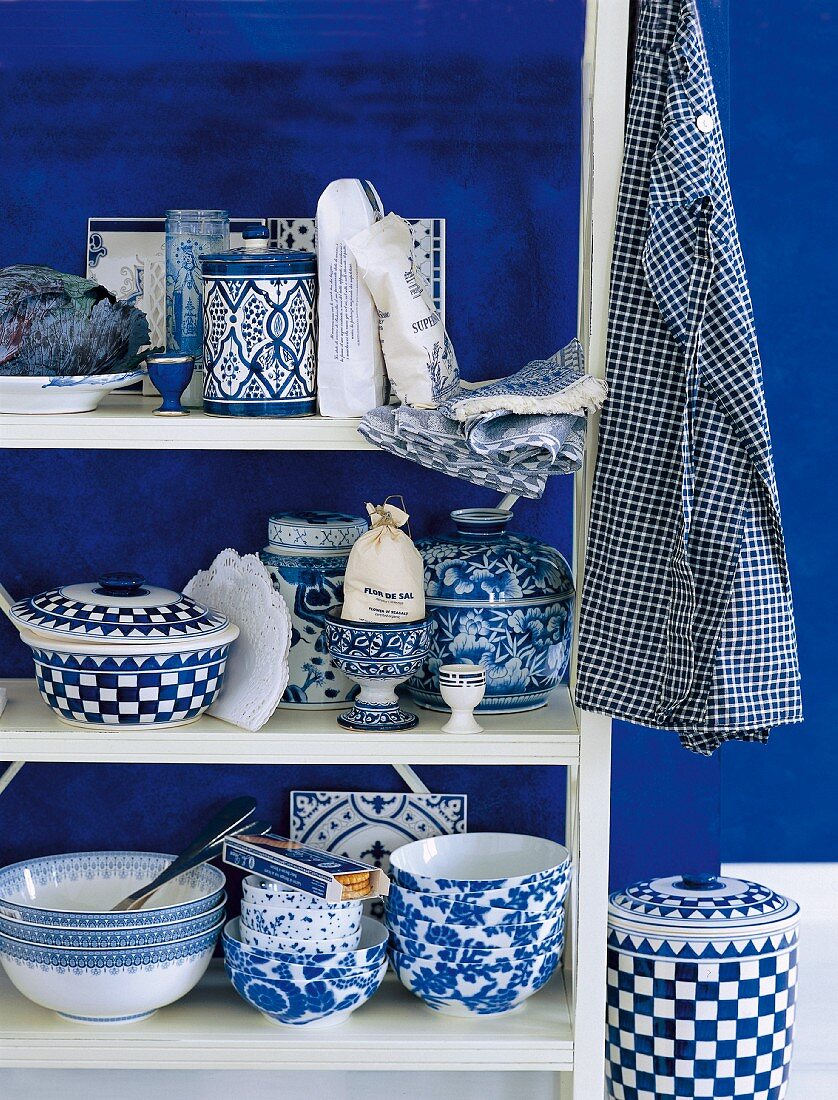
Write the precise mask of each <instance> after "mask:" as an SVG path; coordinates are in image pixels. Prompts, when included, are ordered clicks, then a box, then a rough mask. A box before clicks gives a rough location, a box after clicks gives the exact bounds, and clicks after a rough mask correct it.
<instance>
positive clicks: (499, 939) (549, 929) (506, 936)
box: [384, 905, 565, 954]
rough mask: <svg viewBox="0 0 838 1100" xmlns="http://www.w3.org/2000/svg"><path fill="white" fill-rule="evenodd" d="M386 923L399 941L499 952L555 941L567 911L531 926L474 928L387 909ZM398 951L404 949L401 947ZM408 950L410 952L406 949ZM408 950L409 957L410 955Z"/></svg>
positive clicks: (515, 925)
mask: <svg viewBox="0 0 838 1100" xmlns="http://www.w3.org/2000/svg"><path fill="white" fill-rule="evenodd" d="M384 920H385V923H386V925H387V927H388V928H389V929H390V931H391V932H392V933H395V934H396V936H398V937H399V938H400V939H403V940H405V942H408V941H414V940H418V941H420V942H422V943H426V944H429V945H436V946H439V947H453V948H457V949H459V950H463V949H469V948H477V949H483V950H486V949H488V950H493V951H494V950H497V949H498V948H504V947H532V948H538V947H540V946H542V945H543V944H545V943H547V942H548V941H549V940H551V939H553V938H554V937H555V936H556V935H557V934H558V933H559V932H560V931H561V930H562V929H563V928H564V920H565V916H564V909H559V910H558V911H557V912H556V913H554V914H552V915H551V916H549V917H545V918H543V919H538V920H534V921H531V922H530V923H529V924H513V925H509V924H507V925H487V926H483V927H477V928H475V927H474V926H473V925H466V924H461V923H459V922H456V921H451V920H446V921H445V922H444V923H442V922H439V921H428V920H422V919H421V918H419V917H416V916H413V915H409V914H407V913H405V912H403V911H397V910H394V909H392V908H391V907H390V906H389V905H388V906H385V910H384ZM399 950H402V948H400V949H399ZM404 950H407V949H404ZM411 953H412V952H410V951H409V950H408V954H411Z"/></svg>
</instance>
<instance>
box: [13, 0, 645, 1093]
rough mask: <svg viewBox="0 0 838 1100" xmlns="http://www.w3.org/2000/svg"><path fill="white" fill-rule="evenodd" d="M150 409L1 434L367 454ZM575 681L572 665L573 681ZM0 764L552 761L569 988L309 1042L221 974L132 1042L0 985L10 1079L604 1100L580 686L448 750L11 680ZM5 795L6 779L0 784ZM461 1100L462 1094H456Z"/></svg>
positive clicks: (577, 546) (389, 1018)
mask: <svg viewBox="0 0 838 1100" xmlns="http://www.w3.org/2000/svg"><path fill="white" fill-rule="evenodd" d="M628 8H629V4H628V0H589V2H588V11H587V23H586V40H585V52H584V58H583V103H582V117H583V127H582V138H583V148H582V165H583V171H582V180H581V218H580V225H581V230H580V277H579V334H580V339H581V340H582V341H583V344H584V346H585V351H586V361H587V367H588V370H589V371H591V373H594V374H597V375H600V376H602V375H603V374H604V363H605V332H606V323H607V301H608V281H609V268H610V255H611V245H612V240H613V225H614V214H615V208H616V197H617V188H618V183H619V172H620V164H621V159H622V144H623V125H624V111H625V102H624V98H625V97H624V92H625V69H626V52H627V42H628ZM151 405H152V401H151V400H150V399H142V398H131V397H125V396H122V397H119V396H114V397H111V398H109V399H108V400H107V401H105V402H104V403H103V405H102V406H101V408H100V409H99V410H97V412H95V413H92V414H87V415H76V416H49V417H48V416H28V417H23V416H22V417H4V418H2V419H0V446H4V447H20V448H54V447H63V448H94V449H116V448H119V449H140V450H141V449H159V448H161V447H165V448H168V449H181V450H196V449H203V450H223V451H228V450H289V449H298V450H335V451H341V450H370V448H369V447H368V445H367V444H366V443H365V442H364V441H363V440H362V439H361V437H360V436H359V435H358V433H357V423H356V422H355V421H351V420H325V419H322V418H319V417H312V418H307V419H301V420H297V421H284V422H272V421H260V420H253V421H250V420H224V419H214V418H211V417H206V416H203V415H202V414H200V413H193V415H192V416H190V417H189V418H183V419H179V420H168V419H162V418H158V417H153V416H151V415H150V407H151ZM595 452H596V424H595V423H594V424H592V425H591V429H590V432H589V439H588V448H587V454H586V459H585V465H584V467H583V469H582V470H581V471H580V472H579V474H577V476H576V478H575V502H574V530H575V537H574V572H575V576H576V581H577V589H581V579H582V567H583V562H584V538H585V531H586V528H587V517H588V510H589V501H590V484H591V477H592V473H593V463H594V459H595ZM574 666H575V653H574V659H573V660H572V669H571V682H572V681H573V669H574ZM3 686H5V687H6V688H7V689H8V693H9V704H8V707H7V709H6V712H5V714H4V715H3V717H2V719H0V760H14V761H79V762H82V761H84V762H97V761H98V762H115V761H124V762H133V763H148V762H171V763H195V762H203V763H220V764H223V763H248V764H266V763H269V764H275V763H292V762H293V763H327V762H328V763H360V764H367V763H381V762H382V761H387V762H391V763H394V764H397V765H405V764H408V765H409V764H431V763H438V764H474V765H487V764H494V765H515V764H539V765H550V766H561V767H565V768H567V769H568V772H567V775H568V782H567V795H566V797H567V830H568V835H567V844H568V846H569V848H570V849H571V852H572V855H573V859H574V864H575V873H574V881H573V886H572V889H571V894H570V900H569V919H568V925H567V927H568V942H567V948H566V952H565V962H564V973H563V974H561V975H557V976H556V977H554V979H553V980H552V981H551V982H550V983H549V984H548V986H547V987H546V988H545V989H544V990H542V991H541V992H540V993H538V994H537V995H536V996H535V997H533V998H531V999H530V1000H529V1001H528V1002H527V1003H526V1004H525V1005H524V1006H523V1008H522V1009H521V1010H520V1011H519V1012H517V1013H514V1014H511V1015H510V1016H508V1017H500V1018H498V1019H496V1020H491V1019H484V1020H479V1021H474V1020H456V1019H452V1018H450V1017H442V1016H438V1015H436V1014H434V1013H432V1012H431V1011H430V1010H428V1009H426V1008H425V1007H424V1006H422V1005H421V1004H420V1003H419V1002H418V1001H417V1000H416V999H415V998H413V997H412V996H411V995H410V994H408V993H407V992H406V991H405V990H403V989H402V988H401V986H400V985H399V984H398V982H397V981H396V980H395V979H393V978H392V977H390V978H389V979H388V980H387V982H386V983H385V985H384V986H383V987H382V989H381V990H380V991H379V993H378V994H377V995H376V996H375V997H374V998H373V1000H372V1001H371V1002H370V1003H369V1004H368V1005H366V1006H365V1007H364V1008H363V1009H362V1010H361V1011H359V1012H358V1013H356V1014H355V1015H354V1016H353V1017H352V1018H351V1019H350V1020H349V1021H348V1022H347V1023H346V1024H345V1025H343V1026H341V1027H339V1028H336V1029H335V1030H334V1031H328V1030H327V1031H323V1032H320V1031H315V1032H311V1033H305V1032H303V1033H301V1034H299V1035H298V1034H295V1033H294V1032H284V1031H282V1030H280V1029H277V1028H275V1027H273V1026H271V1025H270V1024H268V1023H266V1022H265V1021H264V1020H263V1018H262V1017H261V1016H259V1014H258V1013H256V1012H254V1011H252V1010H250V1009H249V1008H248V1007H247V1006H246V1005H245V1004H243V1003H242V1002H241V1001H240V1000H239V999H238V997H237V996H236V994H235V992H234V991H233V989H232V988H231V987H230V986H229V983H228V982H227V981H226V979H225V977H224V974H223V971H221V970H219V969H218V968H214V969H213V970H211V971H210V973H209V974H208V976H207V978H206V979H205V980H204V981H203V982H202V983H201V984H200V985H199V987H198V988H197V989H196V990H194V991H193V992H192V993H191V994H190V995H189V996H188V997H186V998H185V999H184V1000H183V1001H181V1002H179V1003H177V1004H175V1005H172V1006H170V1007H169V1008H166V1009H162V1010H161V1011H160V1012H159V1013H158V1014H157V1015H155V1016H154V1017H152V1018H151V1019H149V1020H144V1021H140V1022H139V1023H136V1024H127V1025H123V1026H121V1027H119V1028H113V1029H103V1028H90V1027H86V1026H84V1025H73V1024H70V1023H68V1022H66V1021H60V1020H58V1019H57V1018H56V1017H54V1016H53V1015H52V1014H51V1013H49V1012H46V1011H44V1010H42V1009H40V1008H38V1007H37V1006H35V1005H33V1004H30V1003H29V1002H28V1001H26V1000H25V999H24V998H22V997H21V996H20V995H19V994H18V993H16V991H15V990H14V989H13V988H12V987H11V986H10V985H9V983H8V982H7V981H6V979H5V978H0V1069H6V1068H20V1067H24V1068H43V1067H48V1068H51V1069H56V1068H61V1067H64V1068H68V1069H74V1068H83V1067H87V1068H97V1069H102V1068H114V1069H116V1068H127V1069H143V1068H151V1067H153V1068H157V1069H166V1068H168V1069H192V1068H194V1069H203V1070H206V1069H216V1068H217V1069H242V1068H245V1067H246V1068H248V1069H277V1068H285V1069H312V1070H313V1069H317V1070H323V1069H336V1070H350V1069H355V1068H357V1067H358V1066H359V1064H360V1065H362V1066H363V1068H364V1069H376V1068H377V1069H381V1070H389V1071H392V1070H393V1069H394V1067H397V1068H398V1069H399V1070H414V1069H415V1070H422V1071H425V1070H432V1069H433V1070H440V1071H454V1070H457V1071H462V1070H482V1071H488V1072H500V1071H513V1070H514V1071H520V1070H540V1071H544V1072H549V1073H555V1074H556V1090H555V1091H556V1095H557V1096H559V1095H561V1096H562V1097H567V1098H572V1100H600V1098H601V1097H602V1095H603V1088H604V1067H603V1052H604V1042H605V934H606V909H607V878H608V842H609V798H610V752H611V748H610V721H609V720H608V719H607V718H603V717H600V716H597V715H592V714H588V713H585V712H580V711H578V710H577V709H576V708H575V707H574V705H573V702H572V697H571V693H570V692H569V691H568V690H567V689H566V688H563V689H560V690H559V691H557V692H555V694H554V697H553V699H552V701H551V703H550V705H549V706H548V707H546V708H544V709H542V710H539V711H535V712H530V713H528V714H518V715H507V716H501V715H498V716H494V717H487V719H486V722H485V725H486V732H485V734H483V735H480V736H477V737H462V736H459V737H458V736H451V735H444V734H442V733H440V732H439V726H440V716H439V715H435V714H434V713H433V712H427V711H420V712H419V713H420V723H419V725H418V727H417V728H416V729H414V730H410V731H407V732H405V733H394V734H386V735H382V734H376V733H370V734H361V733H349V732H346V731H342V730H340V729H339V728H338V727H337V726H336V725H335V724H334V720H333V716H332V715H331V714H325V715H324V714H305V713H301V712H298V711H277V713H276V714H275V715H274V717H273V718H272V719H271V721H270V722H269V723H268V725H267V726H266V727H265V728H264V729H263V730H260V731H259V732H258V733H256V734H250V733H246V732H244V731H241V730H238V729H235V728H233V727H231V726H228V725H226V724H225V723H223V722H220V721H217V720H215V719H212V718H205V719H201V720H200V721H199V722H197V723H195V724H193V725H191V726H186V727H183V728H181V729H174V730H171V731H169V732H168V733H166V732H163V731H159V732H148V733H132V732H128V731H113V732H107V731H101V732H99V731H87V730H81V729H74V728H72V727H70V726H67V725H64V724H63V723H61V722H59V721H58V720H57V719H55V718H54V717H53V716H52V715H51V713H50V711H48V710H47V708H46V707H45V706H44V705H43V704H42V703H41V701H40V699H39V697H38V694H37V691H36V689H35V685H34V682H31V681H20V680H10V681H5V682H3ZM0 791H2V779H0ZM447 1095H451V1093H447Z"/></svg>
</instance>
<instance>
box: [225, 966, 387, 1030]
mask: <svg viewBox="0 0 838 1100" xmlns="http://www.w3.org/2000/svg"><path fill="white" fill-rule="evenodd" d="M226 969H227V974H228V976H229V978H230V981H231V982H232V983H233V988H234V989H235V990H236V992H237V993H238V995H239V996H240V997H241V998H242V1000H243V1001H247V1003H248V1004H249V1005H252V1007H253V1008H255V1009H257V1010H258V1011H259V1012H261V1013H262V1015H263V1016H264V1017H265V1019H267V1020H270V1021H271V1022H272V1023H274V1024H281V1025H282V1026H283V1027H305V1028H311V1029H314V1028H326V1027H334V1026H335V1025H337V1024H341V1023H343V1022H344V1020H346V1019H348V1018H349V1016H351V1014H352V1013H353V1012H354V1011H355V1009H356V1008H360V1007H361V1005H362V1004H366V1002H367V1001H368V1000H369V999H370V997H372V995H373V994H374V993H375V992H376V990H377V989H378V987H379V986H380V985H381V983H382V982H383V981H384V975H385V974H386V973H387V963H386V961H385V962H384V963H382V965H381V966H380V967H379V968H378V969H377V970H356V971H342V972H341V973H340V974H339V975H337V976H334V977H326V976H324V975H318V974H316V973H312V974H311V975H310V976H304V977H302V978H299V979H295V978H291V977H285V978H273V979H268V978H262V977H257V976H255V975H252V974H247V973H243V972H242V971H240V970H236V969H235V967H233V966H231V965H230V964H229V963H227V964H226ZM316 969H317V968H316V967H314V968H312V970H316Z"/></svg>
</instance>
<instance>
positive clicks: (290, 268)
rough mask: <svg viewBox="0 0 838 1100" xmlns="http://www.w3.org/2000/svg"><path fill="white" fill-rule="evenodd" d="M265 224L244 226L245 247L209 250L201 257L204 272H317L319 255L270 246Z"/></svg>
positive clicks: (264, 273)
mask: <svg viewBox="0 0 838 1100" xmlns="http://www.w3.org/2000/svg"><path fill="white" fill-rule="evenodd" d="M267 235H268V229H267V226H264V225H253V226H245V228H244V230H243V231H242V237H243V238H244V242H245V243H244V247H242V248H231V249H228V251H226V252H210V253H207V255H205V256H202V257H201V271H202V273H203V274H204V275H239V276H249V275H314V274H315V273H316V271H317V257H316V256H315V254H314V253H313V252H304V251H302V250H300V249H293V248H269V247H268V245H267V241H266V238H267Z"/></svg>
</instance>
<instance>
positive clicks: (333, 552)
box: [259, 512, 369, 710]
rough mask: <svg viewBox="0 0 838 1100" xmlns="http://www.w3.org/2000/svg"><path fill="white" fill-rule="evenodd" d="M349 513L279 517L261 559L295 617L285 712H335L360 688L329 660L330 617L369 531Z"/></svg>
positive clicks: (272, 519)
mask: <svg viewBox="0 0 838 1100" xmlns="http://www.w3.org/2000/svg"><path fill="white" fill-rule="evenodd" d="M368 526H369V525H368V523H367V521H366V519H364V518H363V517H362V516H351V515H347V514H346V513H344V512H277V513H275V514H274V515H272V516H271V517H270V519H269V520H268V545H267V546H266V547H265V548H264V550H261V551H260V553H259V557H260V559H261V561H262V564H263V565H264V566H265V568H266V569H267V570H268V572H269V573H270V575H271V579H272V581H273V584H274V588H276V590H277V591H278V592H279V593H280V595H281V596H282V597H283V599H284V600H285V602H286V604H287V605H288V608H289V610H290V612H291V627H292V630H291V649H290V652H289V654H288V686H287V687H286V689H285V693H284V694H283V696H282V701H281V702H280V704H279V705H280V706H281V707H287V708H291V709H294V708H300V709H306V710H309V709H318V710H333V709H336V708H338V707H343V706H346V704H347V703H348V702H350V700H351V699H352V698H353V696H354V695H355V694H356V692H357V690H358V688H357V685H356V684H355V683H353V681H352V680H350V678H349V677H348V676H346V675H345V674H344V673H343V672H342V671H341V670H340V669H339V668H334V667H333V666H332V664H331V662H330V661H329V650H328V646H327V645H326V636H325V626H326V612H327V611H330V610H332V608H336V607H340V606H341V605H342V604H343V575H344V572H345V571H346V562H347V560H348V558H349V552H350V551H351V549H352V547H353V545H354V544H355V542H356V540H357V539H358V538H359V536H360V535H363V534H364V532H365V531H366V530H367V528H368Z"/></svg>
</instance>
